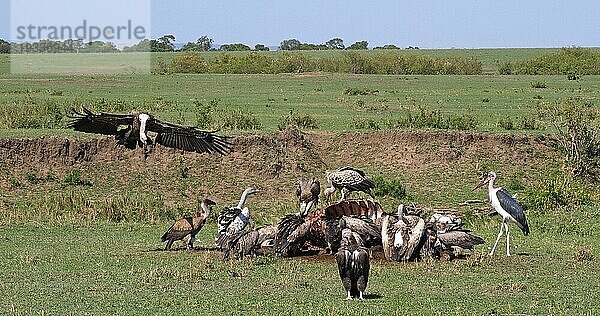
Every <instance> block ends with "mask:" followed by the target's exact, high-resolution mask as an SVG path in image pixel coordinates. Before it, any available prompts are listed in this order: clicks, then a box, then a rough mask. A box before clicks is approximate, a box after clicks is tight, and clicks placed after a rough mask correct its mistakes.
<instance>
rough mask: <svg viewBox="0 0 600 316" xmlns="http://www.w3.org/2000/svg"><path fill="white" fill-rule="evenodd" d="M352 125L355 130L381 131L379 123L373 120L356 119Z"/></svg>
mask: <svg viewBox="0 0 600 316" xmlns="http://www.w3.org/2000/svg"><path fill="white" fill-rule="evenodd" d="M352 125H353V126H354V128H355V129H369V130H374V131H378V130H380V129H381V126H380V125H379V123H378V122H377V121H375V120H374V119H371V118H363V119H354V121H353V122H352Z"/></svg>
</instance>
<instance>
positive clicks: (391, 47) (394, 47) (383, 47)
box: [373, 44, 400, 49]
mask: <svg viewBox="0 0 600 316" xmlns="http://www.w3.org/2000/svg"><path fill="white" fill-rule="evenodd" d="M373 49H400V47H398V46H396V45H393V44H387V45H383V46H378V47H375V48H373Z"/></svg>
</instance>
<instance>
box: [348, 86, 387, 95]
mask: <svg viewBox="0 0 600 316" xmlns="http://www.w3.org/2000/svg"><path fill="white" fill-rule="evenodd" d="M377 93H379V90H372V89H368V88H364V89H359V88H346V89H344V94H347V95H375V94H377Z"/></svg>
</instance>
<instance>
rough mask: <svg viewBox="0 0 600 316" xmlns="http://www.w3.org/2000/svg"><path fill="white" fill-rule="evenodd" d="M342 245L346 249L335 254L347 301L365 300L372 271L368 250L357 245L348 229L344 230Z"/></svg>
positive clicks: (341, 249) (342, 248) (354, 237)
mask: <svg viewBox="0 0 600 316" xmlns="http://www.w3.org/2000/svg"><path fill="white" fill-rule="evenodd" d="M342 244H343V245H344V247H341V248H340V249H339V250H338V252H337V253H336V254H335V260H336V262H337V265H338V272H339V274H340V279H341V280H342V285H343V286H344V289H345V290H346V293H347V295H348V296H347V297H346V299H347V300H351V299H352V297H358V298H359V299H361V300H364V296H363V295H364V293H365V290H366V288H367V283H368V282H369V270H370V264H369V253H368V250H367V248H365V247H362V246H361V245H360V244H358V243H357V240H356V236H355V235H354V234H353V233H352V231H351V230H350V229H348V228H345V229H343V230H342Z"/></svg>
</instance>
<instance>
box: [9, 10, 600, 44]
mask: <svg viewBox="0 0 600 316" xmlns="http://www.w3.org/2000/svg"><path fill="white" fill-rule="evenodd" d="M13 1H15V0H13ZM24 1H26V0H24ZM151 1H152V20H151V21H152V22H151V25H152V34H153V36H154V37H158V36H160V35H162V34H165V33H172V34H175V36H176V37H177V41H178V42H187V41H194V40H195V39H196V38H197V37H199V36H201V35H208V36H209V37H211V38H213V39H214V40H215V42H216V43H237V42H242V43H245V44H248V45H254V44H256V43H261V44H266V45H268V46H277V45H279V43H280V42H281V41H282V40H284V39H289V38H297V39H299V40H300V41H302V42H308V43H323V42H325V41H327V40H329V39H331V38H333V37H340V38H342V39H344V43H345V44H346V45H350V44H352V43H353V42H355V41H360V40H367V41H369V44H370V46H371V47H373V46H378V45H384V44H395V45H398V46H400V47H406V46H409V45H412V46H419V47H422V48H452V47H456V48H483V47H562V46H571V45H576V46H600V1H597V0H593V1H592V0H573V1H564V0H561V1H558V0H544V1H542V0H503V1H498V0H415V1H401V0H384V1H377V2H375V1H373V2H367V1H355V0H345V1H337V0H335V1H315V0H303V1H296V0H293V1H265V0H255V1H230V0H221V1H217V0H213V1H199V0H177V1H167V0H151ZM9 3H10V1H9V0H0V37H1V38H9V37H10V36H9V33H10V24H9V23H8V17H9V13H10V10H9V8H10V7H9ZM375 3H376V4H375ZM60 12H61V8H57V9H56V12H47V13H48V14H55V15H57V14H61V13H60Z"/></svg>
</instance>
